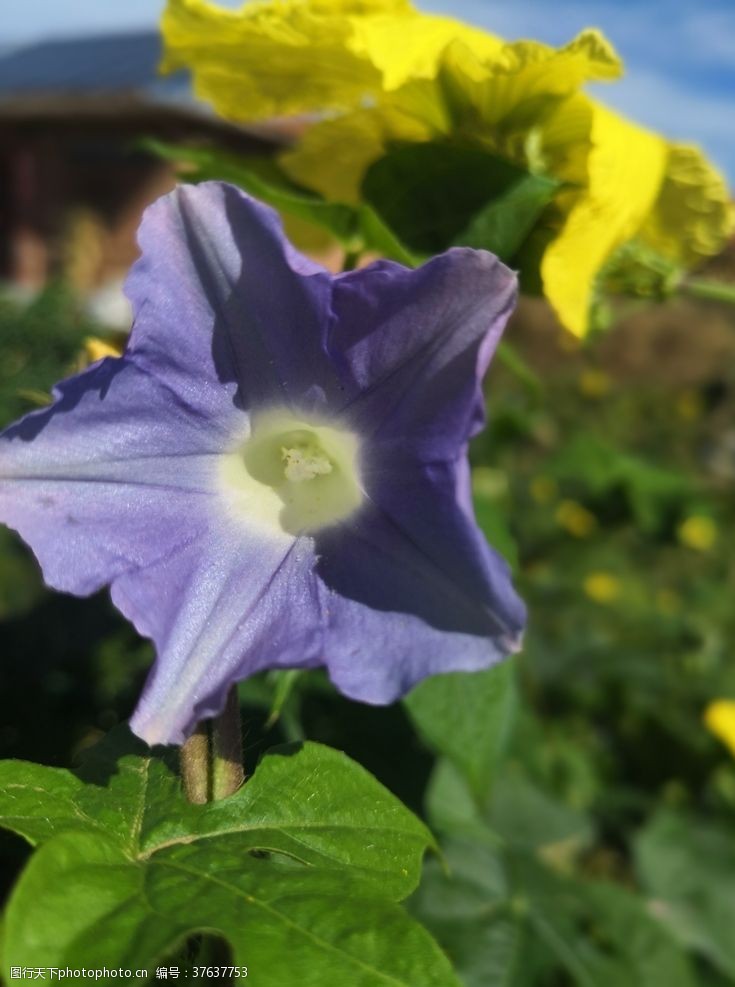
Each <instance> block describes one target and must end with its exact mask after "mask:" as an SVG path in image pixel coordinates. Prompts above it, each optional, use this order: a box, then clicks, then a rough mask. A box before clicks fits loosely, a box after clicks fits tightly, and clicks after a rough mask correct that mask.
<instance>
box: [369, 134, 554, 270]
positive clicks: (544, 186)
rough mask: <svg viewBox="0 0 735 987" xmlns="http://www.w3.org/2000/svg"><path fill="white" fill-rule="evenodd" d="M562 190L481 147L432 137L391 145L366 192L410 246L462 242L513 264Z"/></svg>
mask: <svg viewBox="0 0 735 987" xmlns="http://www.w3.org/2000/svg"><path fill="white" fill-rule="evenodd" d="M557 187H558V186H557V184H556V183H555V182H553V180H551V179H547V178H542V177H537V176H534V175H530V174H529V173H528V172H527V171H525V170H524V169H522V168H519V167H517V166H516V165H514V164H511V163H510V162H509V161H506V160H504V159H502V158H499V157H497V156H496V155H493V154H490V153H489V152H487V151H483V150H482V149H479V148H476V147H462V146H459V145H456V144H448V143H446V142H442V141H434V142H426V143H421V144H407V145H399V146H397V147H395V148H393V149H391V150H390V151H389V152H388V153H387V154H386V155H384V156H383V157H382V158H380V159H379V160H378V161H376V162H375V163H374V164H373V165H372V166H371V167H370V168H369V169H368V171H367V173H366V175H365V179H364V181H363V185H362V192H363V195H364V197H365V199H366V200H367V201H368V202H369V203H370V204H371V205H372V206H373V207H374V208H375V210H376V212H378V213H379V214H380V216H381V217H382V218H383V220H384V221H385V222H386V223H387V224H388V226H389V227H390V228H391V229H392V230H394V231H395V232H396V234H397V235H398V236H399V237H400V238H401V240H402V242H403V243H405V244H406V245H407V246H408V248H409V249H410V250H414V251H418V252H420V253H428V254H431V253H437V252H439V251H441V250H446V248H447V247H450V246H451V245H452V244H457V243H462V244H465V245H467V246H482V247H486V248H487V249H492V250H494V251H495V252H496V253H497V254H498V255H499V256H500V257H501V258H502V259H503V260H506V261H509V260H511V259H512V257H513V256H514V255H515V253H516V252H517V250H518V248H519V247H520V245H521V243H522V242H523V240H524V239H525V238H526V236H527V234H528V232H529V231H530V229H531V228H532V226H533V224H534V222H535V220H536V218H537V217H538V215H539V214H540V212H541V211H542V209H543V208H544V206H545V205H546V204H547V203H548V201H549V199H550V198H551V196H552V195H553V193H554V191H555V190H556V188H557Z"/></svg>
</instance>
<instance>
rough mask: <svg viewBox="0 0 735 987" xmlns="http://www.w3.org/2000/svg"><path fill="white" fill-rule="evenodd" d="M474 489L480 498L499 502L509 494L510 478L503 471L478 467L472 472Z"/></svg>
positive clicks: (488, 467)
mask: <svg viewBox="0 0 735 987" xmlns="http://www.w3.org/2000/svg"><path fill="white" fill-rule="evenodd" d="M472 489H473V490H474V491H475V493H476V494H479V495H480V497H487V498H488V500H497V499H498V498H500V497H504V496H505V494H507V493H508V476H507V474H506V473H505V472H504V471H503V470H497V469H492V468H491V467H490V466H476V467H475V469H473V470H472Z"/></svg>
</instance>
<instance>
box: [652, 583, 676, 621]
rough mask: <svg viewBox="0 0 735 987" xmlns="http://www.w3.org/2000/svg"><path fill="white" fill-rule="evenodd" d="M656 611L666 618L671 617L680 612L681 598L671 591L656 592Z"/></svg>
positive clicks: (661, 590)
mask: <svg viewBox="0 0 735 987" xmlns="http://www.w3.org/2000/svg"><path fill="white" fill-rule="evenodd" d="M656 609H657V610H658V611H659V613H663V614H665V615H666V616H667V617H673V616H674V614H677V613H679V612H680V610H681V597H680V596H679V594H678V593H675V592H674V591H673V590H671V589H660V590H658V591H657V592H656Z"/></svg>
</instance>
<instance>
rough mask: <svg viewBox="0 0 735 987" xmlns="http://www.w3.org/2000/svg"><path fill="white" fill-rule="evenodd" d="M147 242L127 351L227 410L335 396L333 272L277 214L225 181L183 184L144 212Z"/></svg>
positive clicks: (203, 403)
mask: <svg viewBox="0 0 735 987" xmlns="http://www.w3.org/2000/svg"><path fill="white" fill-rule="evenodd" d="M138 239H139V243H140V246H141V249H142V257H141V258H140V260H139V261H138V262H137V263H136V264H135V266H134V267H133V269H132V271H131V273H130V276H129V278H128V281H127V283H126V292H127V294H128V297H129V298H130V300H131V302H132V304H133V311H134V313H135V323H134V327H133V333H132V337H131V343H130V348H129V353H130V355H131V356H133V357H134V359H135V360H136V361H137V362H138V363H139V364H140V365H141V366H145V367H147V368H148V369H149V370H151V372H153V373H155V374H159V375H160V376H162V377H164V378H165V379H166V381H167V382H168V384H169V386H171V387H172V389H174V390H175V391H176V393H177V394H179V395H180V396H181V397H182V399H183V400H185V401H187V402H188V403H190V404H191V405H192V406H194V407H196V408H200V409H202V410H205V411H209V412H210V413H212V414H217V413H218V412H219V410H220V408H221V406H222V401H223V400H225V399H226V398H227V397H228V395H232V394H234V393H235V391H236V392H237V400H238V403H239V404H240V406H241V407H245V408H250V407H252V406H254V405H258V404H263V403H273V402H274V401H277V402H280V403H281V404H286V405H298V406H300V407H303V406H304V405H309V404H311V405H313V404H315V403H320V402H322V401H323V400H324V397H325V395H326V396H328V397H333V398H336V396H337V395H338V394H339V383H338V381H337V378H336V375H335V372H334V368H333V367H332V364H331V362H330V360H329V359H328V357H327V354H326V352H325V348H324V339H325V338H326V335H327V332H328V326H329V322H330V310H329V304H330V296H331V277H330V275H329V274H328V273H327V271H325V270H324V269H323V268H321V267H319V266H318V265H316V264H314V263H312V262H311V261H310V260H308V259H307V258H305V257H302V256H301V255H300V254H299V253H298V252H297V251H296V250H294V248H293V247H292V246H291V245H290V244H289V243H288V241H287V240H286V239H285V237H284V234H283V228H282V226H281V221H280V219H279V218H278V215H277V214H276V213H275V212H274V210H273V209H271V208H269V207H268V206H264V205H262V203H259V202H256V201H255V200H254V199H251V198H250V197H249V196H247V195H245V193H244V192H241V191H240V190H239V189H236V188H234V187H233V186H231V185H225V184H222V183H220V182H205V183H203V184H201V185H198V186H186V185H182V186H179V188H177V189H176V190H175V191H174V192H172V193H171V194H170V195H167V196H165V197H164V198H162V199H159V200H158V202H156V203H154V205H152V206H150V207H149V208H148V209H147V210H146V212H145V215H144V218H143V223H142V225H141V228H140V232H139V236H138ZM223 384H224V385H228V384H232V385H234V386H233V387H228V388H225V387H223Z"/></svg>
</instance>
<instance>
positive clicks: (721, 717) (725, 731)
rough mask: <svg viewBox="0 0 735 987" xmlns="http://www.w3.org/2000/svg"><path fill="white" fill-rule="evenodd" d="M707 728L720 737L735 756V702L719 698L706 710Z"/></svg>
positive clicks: (705, 720)
mask: <svg viewBox="0 0 735 987" xmlns="http://www.w3.org/2000/svg"><path fill="white" fill-rule="evenodd" d="M704 723H705V726H706V727H707V729H708V730H709V731H710V732H711V733H713V734H714V735H715V737H718V738H719V739H720V740H721V741H722V742H723V744H725V746H726V747H727V748H729V750H730V753H731V754H732V755H733V757H735V702H734V701H733V700H731V699H717V700H715V701H714V702H712V703H710V704H709V706H708V707H707V709H706V710H705V711H704Z"/></svg>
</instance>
